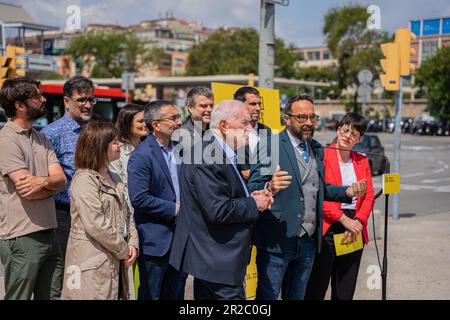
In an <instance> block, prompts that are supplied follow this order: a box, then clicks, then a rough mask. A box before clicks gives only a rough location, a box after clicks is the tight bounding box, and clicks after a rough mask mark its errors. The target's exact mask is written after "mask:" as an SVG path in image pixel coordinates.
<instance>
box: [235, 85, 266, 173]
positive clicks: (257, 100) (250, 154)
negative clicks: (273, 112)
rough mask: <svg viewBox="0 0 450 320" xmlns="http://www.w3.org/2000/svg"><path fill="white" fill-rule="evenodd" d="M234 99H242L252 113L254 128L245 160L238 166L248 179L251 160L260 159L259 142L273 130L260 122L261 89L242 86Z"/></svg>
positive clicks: (250, 135) (251, 119)
mask: <svg viewBox="0 0 450 320" xmlns="http://www.w3.org/2000/svg"><path fill="white" fill-rule="evenodd" d="M234 99H235V100H239V101H242V102H243V103H244V105H245V107H246V108H247V111H248V113H249V114H250V123H251V126H252V130H251V131H250V132H249V143H248V145H246V146H245V147H244V148H245V162H244V163H242V164H240V165H239V166H238V168H239V170H240V171H241V173H242V175H243V176H244V178H245V180H248V177H249V176H250V160H252V161H255V162H257V161H258V159H257V158H255V156H256V155H257V148H256V147H257V144H258V142H259V141H260V140H261V139H265V138H266V137H268V136H270V135H271V134H272V130H270V128H269V127H268V126H266V125H264V124H262V123H260V122H259V121H260V119H261V104H262V102H261V96H260V94H259V91H258V90H257V89H256V88H254V87H250V86H244V87H241V88H239V89H238V90H237V91H236V92H235V93H234ZM238 154H239V152H238ZM255 159H256V160H255Z"/></svg>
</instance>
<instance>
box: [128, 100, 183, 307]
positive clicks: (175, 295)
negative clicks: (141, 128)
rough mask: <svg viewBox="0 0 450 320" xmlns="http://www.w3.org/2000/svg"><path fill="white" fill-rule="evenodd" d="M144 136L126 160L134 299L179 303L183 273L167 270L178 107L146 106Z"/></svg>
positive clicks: (175, 202) (175, 196)
mask: <svg viewBox="0 0 450 320" xmlns="http://www.w3.org/2000/svg"><path fill="white" fill-rule="evenodd" d="M144 120H145V124H146V125H147V129H148V130H149V135H148V136H147V138H145V140H144V141H142V142H141V143H140V144H139V145H138V146H137V147H136V149H135V150H134V152H133V153H132V154H131V156H130V160H129V161H128V181H129V186H128V193H129V195H130V200H131V205H132V206H133V208H134V221H135V225H136V229H137V231H138V235H139V258H138V267H139V278H140V284H139V290H138V300H159V299H163V300H175V299H176V300H182V299H183V298H184V286H185V283H186V278H187V275H186V274H182V273H179V272H178V271H176V270H175V269H174V268H173V267H171V266H169V255H170V248H171V245H172V238H173V233H174V231H175V219H176V217H177V215H178V211H179V210H180V187H179V183H178V166H177V163H176V161H175V160H176V159H175V153H174V146H175V143H174V142H173V141H172V139H171V138H172V134H173V132H174V131H175V130H176V129H178V128H180V126H181V120H180V114H179V113H178V110H177V108H176V107H175V106H174V105H173V104H172V103H171V102H169V101H165V100H156V101H152V102H150V103H149V104H148V105H146V106H145V111H144Z"/></svg>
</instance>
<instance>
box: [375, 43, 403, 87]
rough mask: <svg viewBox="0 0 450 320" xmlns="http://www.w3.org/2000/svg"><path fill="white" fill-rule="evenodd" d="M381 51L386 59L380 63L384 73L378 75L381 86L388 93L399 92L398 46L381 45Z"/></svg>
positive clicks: (396, 44) (395, 44)
mask: <svg viewBox="0 0 450 320" xmlns="http://www.w3.org/2000/svg"><path fill="white" fill-rule="evenodd" d="M381 51H382V52H383V55H384V56H385V57H386V59H382V60H381V61H380V62H381V66H382V68H383V71H384V74H381V75H380V81H381V84H382V85H383V87H384V88H385V89H386V90H388V91H397V90H400V56H399V45H398V43H395V42H389V43H383V44H382V45H381Z"/></svg>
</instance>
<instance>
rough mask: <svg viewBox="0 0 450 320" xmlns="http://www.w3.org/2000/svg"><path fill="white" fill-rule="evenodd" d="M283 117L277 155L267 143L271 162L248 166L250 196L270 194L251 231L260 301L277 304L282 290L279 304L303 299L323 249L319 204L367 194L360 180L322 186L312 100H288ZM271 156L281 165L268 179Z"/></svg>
mask: <svg viewBox="0 0 450 320" xmlns="http://www.w3.org/2000/svg"><path fill="white" fill-rule="evenodd" d="M284 118H285V121H286V127H287V128H286V130H284V131H282V132H281V133H280V134H279V135H276V136H273V137H271V139H278V140H277V141H278V142H279V154H272V152H270V148H271V144H272V143H269V144H268V145H267V150H268V151H267V152H266V153H264V154H267V155H269V154H271V156H272V163H270V162H268V161H263V162H262V163H260V164H256V165H254V166H252V169H251V174H250V179H249V182H248V188H249V190H250V191H254V190H261V189H268V190H269V191H271V192H272V193H273V194H274V204H273V206H272V209H271V211H270V212H268V213H267V214H264V215H262V216H261V218H260V219H259V220H258V221H257V223H256V227H255V245H256V246H257V248H258V251H257V257H256V265H257V270H258V285H257V290H256V299H260V300H264V299H267V300H276V299H277V298H278V296H279V294H280V291H281V293H282V298H283V299H289V300H301V299H303V298H304V294H305V290H306V285H307V283H308V279H309V276H310V273H311V269H312V266H313V262H314V255H315V253H316V248H320V247H321V245H320V244H321V241H322V202H323V201H324V200H327V201H337V202H348V203H350V202H351V201H352V197H357V196H361V195H363V194H364V192H365V181H364V180H362V181H358V182H356V183H354V184H353V185H352V186H350V187H338V186H333V185H330V184H327V183H324V180H323V177H324V169H323V149H321V145H320V144H319V142H317V141H316V140H314V139H312V137H313V135H314V125H315V124H316V121H317V120H318V116H317V115H316V114H315V113H314V105H313V100H312V99H311V97H309V96H308V95H298V96H295V97H293V98H291V99H290V100H289V102H288V103H287V105H286V110H285V116H284ZM262 149H263V150H266V148H262ZM274 157H278V159H279V165H278V166H277V169H276V171H275V173H274V174H273V175H272V174H268V172H267V171H268V170H267V165H266V164H265V163H270V165H271V167H274V166H273V164H274V161H275V159H274ZM276 163H278V161H276ZM280 168H281V169H280ZM291 182H292V183H291Z"/></svg>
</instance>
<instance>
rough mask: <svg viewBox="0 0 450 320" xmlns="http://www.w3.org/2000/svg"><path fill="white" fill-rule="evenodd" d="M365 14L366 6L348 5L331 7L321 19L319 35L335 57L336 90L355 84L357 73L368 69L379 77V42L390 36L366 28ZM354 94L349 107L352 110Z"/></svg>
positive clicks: (380, 57) (388, 38)
mask: <svg viewBox="0 0 450 320" xmlns="http://www.w3.org/2000/svg"><path fill="white" fill-rule="evenodd" d="M368 18H369V14H368V13H367V11H366V8H365V7H363V6H358V5H349V6H343V7H339V8H334V9H331V10H330V11H329V12H328V13H327V14H326V15H325V18H324V25H323V30H322V31H323V34H324V36H325V41H326V45H327V47H328V49H329V50H330V52H331V54H332V56H333V57H334V58H335V59H337V60H338V65H339V66H338V69H337V81H338V87H339V89H341V90H342V89H345V88H346V87H347V86H349V85H352V84H357V83H358V80H357V76H358V72H359V71H360V70H361V69H369V70H370V71H371V72H372V73H373V75H374V78H377V77H378V76H379V72H380V62H379V61H380V59H382V53H381V49H380V44H381V43H383V42H388V41H390V40H391V37H390V36H389V34H388V33H386V32H380V31H375V30H368V29H367V19H368ZM356 98H357V95H356V94H355V96H354V100H353V103H352V104H353V107H354V109H356V106H357V104H356Z"/></svg>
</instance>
